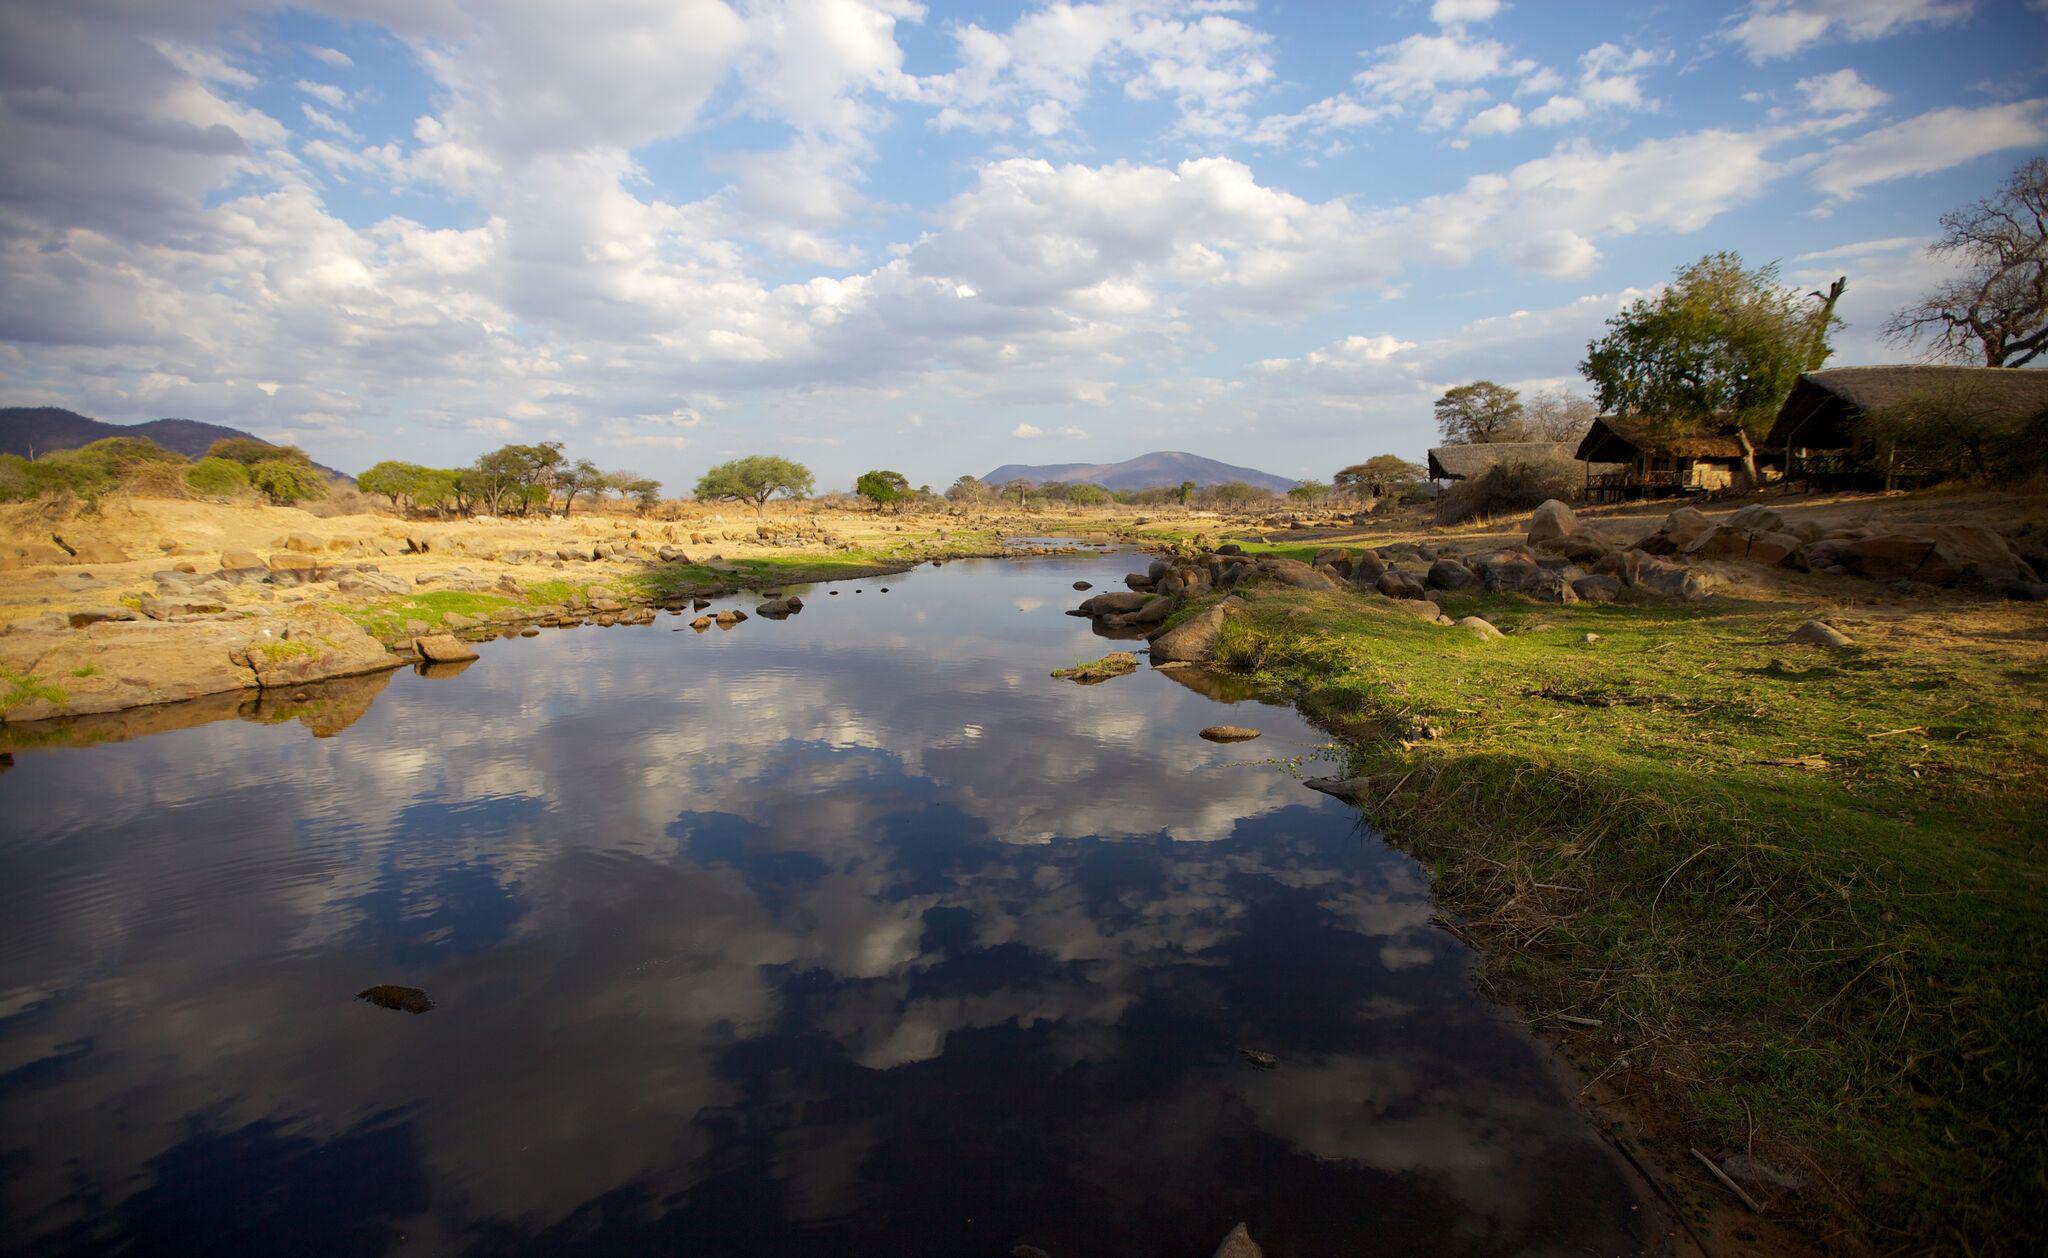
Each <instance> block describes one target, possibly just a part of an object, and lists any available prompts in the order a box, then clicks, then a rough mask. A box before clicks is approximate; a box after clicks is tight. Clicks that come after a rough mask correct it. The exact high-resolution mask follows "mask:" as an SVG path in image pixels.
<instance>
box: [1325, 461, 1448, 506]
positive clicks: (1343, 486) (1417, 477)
mask: <svg viewBox="0 0 2048 1258" xmlns="http://www.w3.org/2000/svg"><path fill="white" fill-rule="evenodd" d="M1424 470H1425V469H1424V468H1423V467H1422V465H1421V464H1419V463H1410V462H1409V461H1408V460H1406V459H1404V458H1402V457H1401V456H1400V455H1398V454H1375V455H1373V456H1372V457H1371V458H1369V459H1367V460H1366V461H1365V462H1363V463H1353V464H1352V465H1351V466H1350V467H1347V468H1345V469H1343V470H1342V471H1340V472H1338V473H1337V474H1336V475H1335V476H1333V477H1331V481H1332V483H1334V484H1335V485H1336V487H1337V492H1339V493H1346V494H1351V495H1352V496H1354V497H1358V498H1386V497H1390V496H1392V495H1394V494H1397V493H1399V492H1401V491H1402V490H1403V489H1406V488H1408V487H1409V486H1410V485H1420V484H1421V483H1422V474H1423V471H1424Z"/></svg>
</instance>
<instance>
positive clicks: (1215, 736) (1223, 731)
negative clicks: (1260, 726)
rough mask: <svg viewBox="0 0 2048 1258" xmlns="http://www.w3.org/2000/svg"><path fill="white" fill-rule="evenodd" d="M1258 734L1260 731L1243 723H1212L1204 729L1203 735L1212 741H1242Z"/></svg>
mask: <svg viewBox="0 0 2048 1258" xmlns="http://www.w3.org/2000/svg"><path fill="white" fill-rule="evenodd" d="M1258 736H1259V731H1257V730H1255V729H1247V728H1246V727H1245V726H1242V725H1211V726H1210V727H1209V728H1207V729H1205V730H1203V731H1202V737H1204V738H1206V739H1208V740H1209V741H1210V742H1212V743H1241V742H1244V741H1245V740H1247V739H1251V738H1257V737H1258Z"/></svg>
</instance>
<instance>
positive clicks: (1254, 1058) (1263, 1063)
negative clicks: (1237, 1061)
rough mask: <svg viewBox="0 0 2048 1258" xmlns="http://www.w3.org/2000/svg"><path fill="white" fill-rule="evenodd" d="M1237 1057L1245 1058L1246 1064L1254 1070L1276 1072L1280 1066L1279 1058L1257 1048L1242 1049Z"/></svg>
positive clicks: (1238, 1051)
mask: <svg viewBox="0 0 2048 1258" xmlns="http://www.w3.org/2000/svg"><path fill="white" fill-rule="evenodd" d="M1237 1055H1238V1056H1239V1057H1242V1058H1244V1064H1245V1065H1247V1066H1250V1067H1251V1068H1252V1069H1253V1070H1276V1069H1278V1068H1279V1066H1280V1059H1279V1058H1278V1057H1275V1056H1274V1055H1273V1054H1271V1053H1268V1052H1264V1051H1261V1050H1259V1049H1256V1048H1240V1049H1238V1050H1237Z"/></svg>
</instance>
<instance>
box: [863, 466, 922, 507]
mask: <svg viewBox="0 0 2048 1258" xmlns="http://www.w3.org/2000/svg"><path fill="white" fill-rule="evenodd" d="M853 492H855V493H857V494H859V495H860V496H861V497H863V498H865V499H867V500H868V501H869V502H872V503H874V504H875V505H876V506H878V507H886V506H888V505H889V504H890V503H892V502H896V501H898V500H900V499H903V498H906V497H908V496H909V495H910V479H909V478H908V477H906V476H905V475H904V474H903V473H901V472H890V471H884V470H879V469H878V470H876V471H872V472H862V473H861V475H860V479H859V480H857V481H855V482H853Z"/></svg>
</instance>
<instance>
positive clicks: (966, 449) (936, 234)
mask: <svg viewBox="0 0 2048 1258" xmlns="http://www.w3.org/2000/svg"><path fill="white" fill-rule="evenodd" d="M2044 149H2048V8H2044V6H2043V5H2042V4H2041V3H2038V2H2036V3H2022V2H2019V0H2014V2H2011V3H2005V4H1996V3H1988V2H1973V0H1738V2H1736V3H1730V4H1725V5H1671V4H1664V5H1643V4H1569V5H1565V4H1555V5H1553V4H1536V3H1533V2H1524V3H1519V4H1511V3H1499V2H1498V0H1434V2H1433V3H1432V2H1429V0H1407V2H1405V3H1361V4H1307V3H1262V4H1253V3H1235V2H1233V0H1097V2H1094V3H1068V4H1052V5H1045V4H1028V5H1016V4H983V5H937V4H934V5H929V6H926V5H920V4H916V3H913V2H911V0H614V2H609V3H608V2H603V0H583V2H581V3H572V2H570V0H496V2H494V3H482V2H481V0H358V2H356V3H343V2H341V0H329V2H327V3H319V4H313V5H308V6H304V7H286V6H281V5H277V4H270V3H259V2H255V0H191V2H189V3H183V4H178V5H149V4H136V3H134V0H79V2H77V3H72V4H67V5H62V6H57V5H46V4H34V3H25V2H22V0H4V3H0V267H4V272H0V373H4V375H0V385H4V387H0V403H5V404H55V405H65V406H70V407H73V408H75V409H78V410H81V411H84V412H86V413H88V414H93V415H97V416H100V417H102V418H106V419H111V420H117V421H128V420H143V419H150V418H156V417H158V416H163V415H180V416H186V417H190V418H197V419H206V420H212V421H215V422H220V423H228V424H235V425H239V426H243V427H247V428H250V429H252V430H254V431H256V432H259V433H262V434H263V435H266V436H270V437H273V438H276V439H281V440H290V441H296V442H298V443H300V444H302V445H304V446H305V447H306V448H307V449H309V450H310V451H312V452H313V453H314V454H315V456H316V457H318V458H320V459H321V461H323V462H327V463H330V464H332V465H335V466H339V467H343V468H346V469H351V470H355V469H360V468H361V467H363V466H367V465H368V464H369V463H371V462H374V461H376V460H378V459H381V458H387V457H403V458H411V459H415V460H417V461H421V462H429V463H441V464H454V463H460V462H466V461H467V460H468V459H470V458H473V457H474V456H475V455H476V454H477V453H479V452H481V451H482V450H484V449H487V448H490V447H491V446H494V445H497V444H500V443H502V442H504V441H508V440H541V439H550V438H552V439H560V440H563V441H565V442H567V443H568V445H569V447H570V449H571V451H572V453H574V454H578V455H587V456H589V457H592V458H595V459H596V460H597V461H598V462H600V463H601V464H604V465H606V466H612V467H632V468H636V469H640V470H643V471H645V472H647V473H650V474H653V475H656V476H659V477H661V478H663V479H664V480H666V481H668V482H669V483H670V484H672V485H676V486H683V485H687V484H688V483H689V482H691V481H693V480H694V478H695V477H696V475H697V474H699V473H700V472H701V471H702V470H703V469H704V468H705V467H706V466H708V465H709V464H711V463H713V462H717V461H720V460H722V459H725V458H729V457H732V456H734V455H738V454H745V453H753V452H774V453H783V454H789V455H792V456H794V457H797V458H800V459H802V460H804V461H806V462H808V463H809V464H811V465H812V466H813V467H814V468H815V469H816V470H817V471H818V473H819V476H820V481H821V483H822V484H825V485H828V486H837V485H845V484H849V483H850V482H851V480H852V478H853V477H854V476H855V475H857V474H858V473H859V472H861V471H863V470H865V469H867V468H870V467H875V466H886V467H892V468H896V469H898V470H901V471H903V472H905V473H906V474H907V475H909V476H910V477H911V479H912V480H913V481H914V482H925V483H931V484H934V485H943V484H944V483H946V482H948V481H950V480H951V479H952V478H953V477H954V476H957V475H959V474H961V473H980V472H984V471H986V470H988V469H989V468H992V467H994V466H996V465H998V464H1001V463H1005V462H1013V461H1017V462H1065V461H1089V462H1096V461H1114V460H1117V459H1122V458H1126V457H1129V456H1131V455H1135V454H1138V453H1142V452H1144V451H1147V450H1152V449H1160V448H1170V449H1188V450H1193V451H1196V452H1199V453H1203V454H1208V455H1211V456H1214V457H1217V458H1222V459H1226V460H1228V461H1231V462H1236V463H1244V464H1249V465H1252V466H1257V467H1262V468H1266V469H1269V470H1271V471H1274V472H1278V473H1281V474H1283V475H1291V476H1323V477H1326V476H1327V475H1328V474H1329V473H1330V472H1331V471H1332V470H1334V469H1335V468H1337V467H1340V466H1343V465H1344V464H1346V463H1350V462H1355V461H1357V460H1358V459H1361V458H1364V457H1366V456H1368V455H1371V454H1376V453H1381V452H1384V451H1393V452H1396V453H1400V454H1404V455H1407V456H1410V457H1415V456H1419V454H1420V453H1421V451H1422V450H1423V448H1424V447H1426V446H1427V445H1429V444H1430V443H1431V440H1432V427H1431V423H1430V407H1429V403H1430V401H1431V399H1433V398H1434V397H1435V396H1436V395H1437V394H1438V393H1440V392H1442V390H1443V389H1444V388H1446V387H1448V386H1450V385H1454V384H1458V383H1462V382H1464V381H1467V380H1470V379H1473V378H1476V377H1479V376H1489V377H1492V378H1495V379H1499V380H1502V381H1504V382H1507V383H1512V384H1515V385H1516V386H1518V387H1521V388H1524V389H1525V390H1528V391H1538V390H1544V389H1555V388H1581V389H1582V388H1583V385H1582V383H1581V382H1578V381H1577V379H1576V364H1577V362H1578V361H1579V358H1580V357H1581V356H1582V354H1583V351H1584V345H1585V342H1586V340H1587V339H1588V337H1590V336H1592V335H1594V334H1596V333H1597V332H1598V331H1599V328H1600V326H1601V323H1602V321H1603V320H1604V319H1606V318H1607V317H1608V316H1610V315H1611V314H1612V313H1613V312H1614V311H1615V310H1616V309H1617V308H1618V307H1619V306H1620V305H1622V304H1623V303H1624V302H1626V301H1627V300H1629V299H1631V298H1633V297H1635V296H1640V295H1643V294H1646V293H1649V292H1653V291H1654V289H1655V287H1656V285H1658V284H1659V283H1660V282H1662V281H1663V280H1664V279H1665V278H1667V277H1668V276H1669V275H1670V273H1671V272H1672V270H1673V269H1674V268H1676V267H1678V266H1680V265H1682V264H1684V263H1686V262H1688V261H1691V260H1693V259H1695V258H1697V257H1699V256H1700V255H1701V254H1703V253H1706V252H1709V251H1713V250H1719V249H1734V250H1738V251H1740V252H1741V253H1742V254H1743V255H1744V256H1745V257H1746V258H1747V259H1749V260H1751V261H1753V262H1762V261H1767V260H1773V259H1775V260H1778V261H1780V262H1781V264H1782V266H1783V268H1784V270H1785V272H1786V274H1787V276H1788V278H1789V279H1790V280H1791V281H1792V282H1795V283H1797V284H1799V285H1801V286H1802V287H1812V286H1815V285H1822V284H1824V283H1825V281H1826V280H1828V279H1831V278H1833V277H1834V276H1836V275H1847V276H1848V277H1849V295H1848V298H1847V299H1846V301H1845V302H1844V305H1843V307H1842V314H1843V315H1844V316H1845V317H1846V318H1847V319H1848V321H1849V324H1850V326H1849V327H1848V329H1847V330H1846V331H1845V333H1844V334H1843V336H1842V337H1841V338H1840V343H1839V350H1838V357H1837V360H1836V361H1837V362H1840V363H1853V362H1877V361H1890V360H1897V359H1902V358H1904V359H1910V358H1913V357H1915V356H1916V355H1917V353H1918V351H1917V350H1916V349H1915V348H1914V347H1910V346H1907V347H1900V346H1892V345H1887V344H1885V343H1884V342H1883V341H1882V340H1881V339H1880V338H1879V336H1878V327H1879V325H1880V324H1881V323H1882V321H1883V319H1884V317H1885V316H1886V315H1887V314H1888V313H1889V312H1890V311H1891V310H1893V309H1895V308H1896V307H1898V306H1899V305H1901V304H1903V303H1904V302H1906V301H1907V300H1909V299H1910V298H1911V297H1912V296H1913V295H1914V294H1915V293H1916V292H1918V291H1919V290H1921V289H1922V288H1924V287H1926V286H1927V285H1928V284H1929V283H1930V282H1932V281H1934V280H1936V279H1938V278H1939V277H1940V276H1941V274H1942V272H1941V269H1940V268H1941V264H1940V262H1939V261H1938V260H1936V259H1932V258H1930V257H1928V256H1927V254H1926V252H1925V246H1926V244H1927V242H1928V240H1929V239H1930V237H1931V236H1932V234H1933V232H1934V231H1935V229H1936V223H1937V219H1938V217H1939V215H1940V214H1941V213H1942V212H1943V211H1944V210H1947V209H1950V208H1953V207H1955V206H1957V205H1959V204H1962V203H1964V202H1967V201H1969V200H1972V199H1975V198H1977V197H1979V196H1983V195H1986V194H1987V193H1989V192H1990V191H1992V190H1993V189H1994V188H1995V187H1996V186H1997V184H1998V183H1999V182H2000V181H2001V180H2002V179H2003V178H2004V177H2005V176H2006V174H2007V173H2008V172H2009V171H2010V170H2011V169H2012V168H2013V167H2015V166H2017V165H2018V164H2019V163H2020V162H2022V161H2024V160H2025V159H2026V158H2028V157H2030V156H2032V155H2034V154H2036V153H2039V152H2041V151H2043V150H2044Z"/></svg>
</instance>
